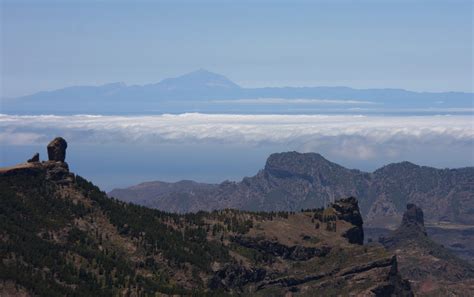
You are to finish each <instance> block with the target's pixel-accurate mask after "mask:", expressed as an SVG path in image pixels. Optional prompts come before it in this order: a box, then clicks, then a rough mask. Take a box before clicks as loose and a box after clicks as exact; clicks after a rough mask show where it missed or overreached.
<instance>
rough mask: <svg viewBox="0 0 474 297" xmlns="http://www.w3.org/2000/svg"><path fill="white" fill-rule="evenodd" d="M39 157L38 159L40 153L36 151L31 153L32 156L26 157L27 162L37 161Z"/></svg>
mask: <svg viewBox="0 0 474 297" xmlns="http://www.w3.org/2000/svg"><path fill="white" fill-rule="evenodd" d="M39 159H40V155H39V153H36V154H34V155H33V157H31V158H30V159H28V161H26V162H28V163H34V162H39Z"/></svg>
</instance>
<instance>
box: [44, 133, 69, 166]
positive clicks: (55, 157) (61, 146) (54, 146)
mask: <svg viewBox="0 0 474 297" xmlns="http://www.w3.org/2000/svg"><path fill="white" fill-rule="evenodd" d="M66 148H67V142H66V140H64V138H62V137H56V138H55V139H53V141H51V142H50V143H49V144H48V159H49V161H59V162H64V160H65V159H66Z"/></svg>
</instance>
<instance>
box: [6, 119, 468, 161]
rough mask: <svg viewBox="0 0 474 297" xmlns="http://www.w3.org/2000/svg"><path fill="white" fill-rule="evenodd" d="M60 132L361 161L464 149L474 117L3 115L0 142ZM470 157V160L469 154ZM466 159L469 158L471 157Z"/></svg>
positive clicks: (86, 138) (103, 139) (37, 139)
mask: <svg viewBox="0 0 474 297" xmlns="http://www.w3.org/2000/svg"><path fill="white" fill-rule="evenodd" d="M58 135H60V136H63V137H65V138H66V139H67V140H68V141H69V142H74V143H87V144H94V143H117V144H137V145H147V144H150V145H152V144H161V143H172V144H183V145H194V144H200V143H206V144H216V145H218V144H227V145H229V144H230V145H232V144H236V145H240V146H241V145H247V146H264V145H275V144H276V145H286V144H288V147H289V149H296V150H299V151H319V150H321V149H323V150H325V151H330V152H331V154H332V155H340V156H342V157H345V158H356V159H360V160H366V159H371V158H377V157H383V156H387V157H396V156H397V155H398V154H400V153H401V152H403V151H404V150H407V149H410V148H416V147H417V146H419V147H423V148H424V149H426V148H430V147H433V149H436V148H445V149H446V148H448V149H449V148H451V149H450V150H451V151H452V150H454V151H455V150H456V148H461V149H464V150H465V149H469V148H472V147H473V145H474V118H473V117H472V116H389V117H387V116H360V115H236V114H200V113H186V114H179V115H171V114H165V115H154V116H98V115H94V116H92V115H74V116H56V115H40V116H17V115H0V143H2V144H5V145H31V144H38V143H43V144H44V143H47V142H48V141H49V140H50V139H51V138H52V137H55V136H58ZM470 161H471V162H472V160H470ZM468 163H469V162H468Z"/></svg>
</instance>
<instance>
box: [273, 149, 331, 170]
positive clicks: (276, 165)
mask: <svg viewBox="0 0 474 297" xmlns="http://www.w3.org/2000/svg"><path fill="white" fill-rule="evenodd" d="M332 165H336V164H334V163H332V162H330V161H328V160H326V159H325V158H324V157H323V156H321V155H320V154H318V153H299V152H295V151H293V152H283V153H275V154H271V155H270V156H269V157H268V159H267V162H266V164H265V170H267V171H270V172H287V173H291V174H297V175H301V174H304V175H312V174H313V173H314V172H315V170H317V169H319V168H323V167H324V168H326V167H332ZM336 166H337V165H336Z"/></svg>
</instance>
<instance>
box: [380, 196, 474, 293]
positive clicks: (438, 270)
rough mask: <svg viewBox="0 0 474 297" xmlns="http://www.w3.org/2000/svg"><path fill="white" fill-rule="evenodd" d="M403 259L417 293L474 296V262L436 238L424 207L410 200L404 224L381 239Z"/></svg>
mask: <svg viewBox="0 0 474 297" xmlns="http://www.w3.org/2000/svg"><path fill="white" fill-rule="evenodd" d="M379 241H380V243H382V244H383V245H384V246H385V247H386V248H387V249H388V250H390V251H393V252H394V253H395V254H396V255H397V258H398V260H399V262H398V263H399V269H400V273H401V274H402V276H403V277H405V278H407V279H409V280H410V283H411V285H412V287H413V289H414V291H415V292H416V295H417V296H473V295H474V266H472V265H470V264H469V263H468V262H466V261H462V260H460V259H459V258H457V257H456V256H454V255H453V254H452V253H451V252H450V251H449V250H447V249H446V248H444V247H443V246H441V245H439V244H437V243H435V242H434V241H432V240H431V239H430V238H429V237H428V235H427V232H426V228H425V226H424V218H423V211H422V210H421V208H419V207H417V206H416V205H414V204H408V205H407V210H406V212H405V214H404V215H403V219H402V223H401V224H400V226H399V227H398V228H397V229H396V230H394V231H393V232H391V233H390V235H389V236H387V237H381V238H380V239H379Z"/></svg>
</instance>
